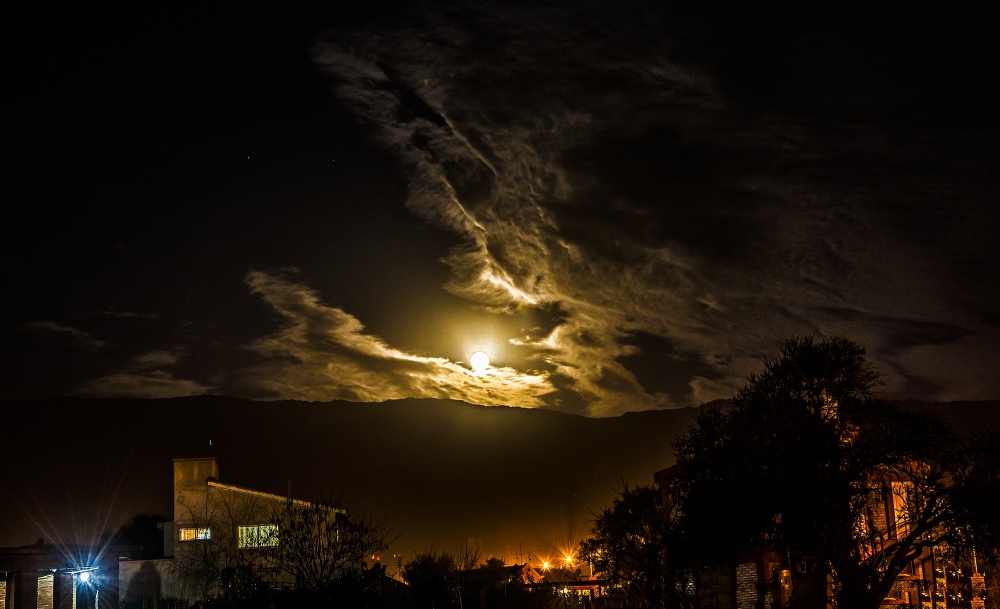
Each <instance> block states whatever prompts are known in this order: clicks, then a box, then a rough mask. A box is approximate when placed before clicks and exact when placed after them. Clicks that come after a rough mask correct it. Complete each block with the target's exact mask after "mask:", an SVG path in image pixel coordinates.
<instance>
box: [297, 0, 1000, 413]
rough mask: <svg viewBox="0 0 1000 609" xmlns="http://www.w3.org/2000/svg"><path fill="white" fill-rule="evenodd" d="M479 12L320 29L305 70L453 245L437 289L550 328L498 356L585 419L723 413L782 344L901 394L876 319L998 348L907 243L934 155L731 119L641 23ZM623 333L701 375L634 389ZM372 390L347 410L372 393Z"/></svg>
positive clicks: (715, 94)
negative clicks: (862, 351) (862, 344)
mask: <svg viewBox="0 0 1000 609" xmlns="http://www.w3.org/2000/svg"><path fill="white" fill-rule="evenodd" d="M477 6H478V8H467V9H465V10H460V9H458V8H457V7H455V6H452V5H450V4H442V5H434V4H430V5H428V6H425V7H424V9H423V10H422V12H421V13H420V14H419V15H416V14H414V15H409V16H404V17H402V18H400V19H399V20H398V21H396V22H394V23H393V24H392V25H391V26H381V27H380V26H375V27H368V28H365V29H363V30H347V31H335V32H331V33H330V34H329V36H328V37H327V38H326V39H325V40H324V41H322V42H321V43H319V44H318V45H317V47H316V53H315V61H316V63H317V65H318V66H320V68H321V69H322V70H323V71H324V72H325V73H326V74H328V75H329V76H330V78H331V80H332V82H334V83H335V86H336V91H337V95H338V97H339V99H340V100H341V101H342V102H343V103H344V104H346V105H347V106H348V107H349V108H351V109H352V110H354V111H355V112H356V113H357V115H358V116H359V117H360V118H361V119H362V120H363V121H364V122H365V123H367V124H370V125H373V126H374V127H375V128H376V129H377V137H378V138H380V139H381V141H382V142H383V143H384V144H385V145H387V146H389V147H390V148H392V149H393V150H394V151H396V153H397V154H398V155H399V156H400V158H401V159H402V162H403V166H404V171H405V173H406V175H407V177H408V179H409V184H410V193H409V199H408V202H407V205H408V206H409V207H410V209H411V210H413V211H414V212H415V213H417V214H419V215H420V216H422V217H423V218H425V219H427V220H430V221H432V222H435V223H437V224H438V225H440V226H442V227H444V228H446V229H448V230H451V231H453V232H455V233H456V234H458V235H460V236H461V237H462V238H463V240H464V244H463V245H462V246H460V247H457V248H455V249H454V250H453V251H452V253H451V255H450V256H449V257H448V258H447V260H446V263H447V264H448V265H449V267H450V269H451V271H452V274H451V279H450V281H449V282H448V284H447V286H445V287H446V289H447V290H449V291H450V292H452V293H453V294H456V295H459V296H461V297H463V298H465V299H467V300H469V301H470V302H472V303H476V304H478V305H481V306H484V307H489V308H491V309H493V310H495V311H497V312H503V311H505V310H506V311H512V310H516V309H517V308H518V307H552V306H557V307H558V308H559V309H560V311H562V312H563V313H564V319H563V321H562V323H561V324H559V325H558V326H557V327H555V329H553V330H552V331H551V332H550V333H548V334H546V335H542V336H527V337H511V338H512V339H513V340H514V341H515V342H516V344H517V345H518V346H520V347H523V348H525V349H527V350H529V351H530V352H531V353H533V357H534V358H535V359H536V360H537V361H539V362H543V363H544V365H545V366H546V367H548V369H549V370H550V374H551V382H552V384H553V385H554V386H556V387H559V388H560V390H561V393H562V394H564V395H565V394H567V393H568V394H573V395H575V396H577V397H578V398H579V399H580V401H581V403H582V404H584V405H585V406H584V407H583V411H584V412H586V413H587V414H591V415H609V414H617V413H621V412H624V411H627V410H641V409H647V408H654V407H670V406H683V405H692V404H697V403H700V402H702V401H706V400H709V399H714V398H719V397H728V396H729V395H730V393H731V391H732V389H733V388H734V387H736V386H737V385H739V384H740V383H741V382H742V380H743V379H744V378H745V375H746V373H747V372H749V371H750V370H752V369H754V368H756V367H757V366H758V365H759V361H760V357H761V356H763V355H765V354H767V353H768V352H769V351H770V350H772V349H773V347H774V345H776V344H777V342H779V341H780V340H782V339H783V338H785V337H787V336H789V335H792V334H811V333H819V334H840V333H847V334H850V335H852V336H859V337H861V338H863V339H866V340H867V342H868V344H869V345H870V346H871V347H872V350H873V354H874V355H875V357H876V358H877V359H879V362H880V363H882V364H883V365H884V366H885V367H886V368H888V369H891V370H899V371H900V374H901V375H902V376H906V375H920V374H922V373H923V372H926V367H927V366H928V363H927V362H926V361H924V360H922V359H921V358H914V359H912V360H911V359H909V358H894V357H893V355H892V352H893V350H894V349H895V346H894V344H893V339H892V336H891V333H887V332H884V331H883V330H882V329H881V328H879V327H877V326H876V324H879V323H882V321H880V320H883V321H884V320H885V319H886V318H893V319H896V320H898V323H901V324H905V323H932V322H935V321H943V320H945V319H949V320H951V321H952V323H953V325H955V326H956V332H955V333H956V335H960V334H963V333H965V332H966V331H973V328H974V331H975V332H986V333H987V334H988V335H989V336H991V337H993V338H989V339H987V340H986V342H988V343H993V342H995V337H996V335H997V331H996V328H988V327H984V326H982V324H978V323H977V322H976V320H974V319H971V318H969V317H968V316H967V315H958V317H957V318H956V313H959V311H957V310H956V308H955V305H954V303H953V301H952V300H951V299H949V298H948V297H947V296H946V295H945V294H944V293H943V290H945V289H946V288H945V286H946V285H947V284H948V274H949V272H950V270H949V269H950V266H949V260H948V257H949V256H951V257H954V253H953V252H951V251H949V250H948V249H947V248H944V249H942V248H939V247H928V244H927V243H926V241H922V240H921V239H920V238H919V236H917V237H916V238H915V236H914V235H913V234H910V233H909V232H908V227H912V226H916V227H925V226H926V221H927V217H928V216H929V217H933V215H934V214H935V213H938V212H939V211H942V210H944V209H945V206H944V205H943V204H938V203H936V202H933V203H930V204H929V205H925V206H924V207H923V208H921V207H919V206H918V207H914V205H913V203H914V201H913V200H912V199H908V197H918V196H920V193H921V191H922V190H924V191H925V189H926V188H927V187H928V186H929V185H930V186H932V187H933V188H935V189H937V190H938V191H940V190H941V188H940V185H939V184H937V185H935V184H934V183H933V180H934V179H936V178H935V177H934V176H930V177H928V176H927V175H926V172H925V173H924V174H921V173H920V172H912V171H910V170H909V169H906V170H900V166H901V165H907V164H913V163H916V162H917V159H921V158H922V159H924V161H932V162H936V161H937V160H938V159H937V158H936V156H937V150H938V149H939V147H940V141H938V140H933V137H935V136H932V135H928V136H927V137H924V138H922V139H919V140H918V139H913V140H909V139H907V138H903V139H900V138H899V136H898V134H895V139H893V137H894V134H893V133H892V132H891V131H888V130H887V128H886V127H885V126H883V125H880V124H873V123H871V122H864V121H863V120H862V121H857V120H849V119H840V118H837V117H834V118H830V117H828V116H817V115H810V114H809V113H808V111H806V112H805V113H800V114H794V113H790V112H788V111H784V110H783V111H780V112H774V113H771V114H760V113H756V114H753V113H751V114H746V113H741V112H740V108H739V104H740V103H741V100H740V99H739V98H738V97H734V95H735V94H733V93H732V92H730V93H728V94H727V93H723V92H721V91H720V87H719V86H718V78H719V75H718V74H714V75H713V74H712V73H711V72H710V71H709V70H699V69H698V68H696V67H691V66H690V65H688V66H685V65H683V64H682V63H681V62H678V61H674V60H672V59H671V54H672V47H670V46H669V45H668V44H667V43H666V42H662V41H661V40H662V37H660V36H658V31H657V29H656V28H657V26H656V24H655V21H651V22H650V23H649V24H647V25H645V26H643V24H641V23H640V22H637V21H636V18H637V17H641V15H638V16H637V15H635V14H601V15H593V14H589V13H588V12H587V11H588V10H594V9H584V8H580V9H574V8H571V7H570V6H569V5H562V4H559V3H555V4H548V5H543V6H539V7H535V8H524V7H519V8H515V7H501V6H494V5H490V4H488V3H487V4H480V5H477ZM598 18H600V20H599V19H598ZM637 28H638V29H637ZM644 28H645V29H644ZM831 120H833V121H835V124H834V125H833V127H832V128H830V127H829V124H830V121H831ZM837 121H839V122H837ZM821 127H822V128H821ZM940 137H943V138H946V139H947V138H950V137H951V136H950V135H948V134H943V135H940ZM954 165H955V163H954V162H948V163H945V164H944V165H943V167H944V169H936V170H935V171H937V172H939V173H940V172H946V171H950V170H951V169H953V168H954V167H953V166H954ZM955 171H966V169H965V168H964V167H960V168H958V169H955ZM888 184H892V185H893V187H898V188H899V189H900V192H898V193H893V194H889V193H887V192H886V190H885V189H886V188H887V185H888ZM898 206H902V207H904V208H906V209H907V210H908V211H907V213H916V214H918V215H920V217H919V218H916V219H913V218H912V217H907V216H901V215H899V214H895V213H894V211H893V210H894V209H895V208H897V207H898ZM918 230H922V228H921V229H918ZM931 230H933V229H931ZM977 238H980V237H978V236H977ZM977 251H978V250H977ZM914 267H919V269H920V271H919V272H913V270H912V269H913V268H914ZM993 292H995V290H993ZM918 293H919V294H920V297H919V298H914V297H913V296H916V295H917V294H918ZM831 307H841V308H844V309H849V310H851V311H854V312H855V315H853V316H850V317H849V318H848V317H844V316H840V315H832V314H830V313H829V311H830V310H831ZM352 319H353V318H352ZM343 323H344V324H347V322H346V321H344V322H343ZM355 323H356V322H355ZM963 328H965V329H964V330H963ZM350 331H351V332H358V331H359V329H357V328H354V327H353V326H352V327H351V330H350ZM637 333H643V334H649V335H652V336H655V337H658V339H661V340H662V341H663V344H665V345H669V349H668V350H667V351H666V352H664V353H648V354H647V355H648V356H649V357H651V358H652V357H655V358H657V359H658V360H659V365H663V366H670V365H671V361H672V360H673V359H674V358H678V357H688V356H689V355H690V354H696V357H697V359H698V361H699V362H701V363H702V364H704V366H703V367H702V368H701V370H702V371H703V373H697V374H693V375H691V376H690V377H689V378H688V379H687V381H686V383H684V385H683V386H677V385H675V386H674V387H672V388H671V389H670V390H669V391H654V390H649V389H647V387H646V386H645V385H644V383H643V382H641V381H640V380H639V376H638V375H637V373H638V370H637V368H635V367H634V366H632V367H627V366H625V365H624V364H623V363H622V362H623V361H624V360H625V359H627V358H630V357H631V356H635V355H636V351H637V348H636V347H635V346H634V345H631V344H630V342H629V341H630V338H631V337H633V336H635V335H636V334H637ZM918 361H924V363H923V364H918ZM646 365H647V366H651V365H656V364H655V362H647V363H646ZM890 374H894V372H890ZM970 382H972V383H973V384H974V385H977V386H978V385H981V384H982V383H984V382H986V381H985V379H980V380H978V381H977V380H975V379H972V380H970ZM646 384H648V383H646ZM391 385H392V386H393V387H394V389H392V390H390V391H389V393H390V394H392V395H397V394H399V392H400V391H402V390H403V389H402V386H397V385H396V384H394V383H392V384H391ZM377 386H378V383H377V382H376V381H375V380H374V379H373V380H372V381H370V382H365V383H363V387H359V388H358V389H357V391H356V396H357V399H372V398H374V397H375V396H380V395H385V392H384V391H378V390H376V387H377ZM558 395H560V393H559V392H556V393H552V394H550V395H549V397H548V400H549V404H550V405H553V404H556V402H555V400H556V399H558ZM533 400H534V401H533V402H532V403H537V402H538V401H539V400H543V401H544V398H542V397H541V396H538V395H535V396H533Z"/></svg>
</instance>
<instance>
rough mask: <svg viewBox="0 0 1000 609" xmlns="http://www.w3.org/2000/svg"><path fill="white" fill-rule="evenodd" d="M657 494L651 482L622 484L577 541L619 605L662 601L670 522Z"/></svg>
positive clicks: (658, 604) (660, 603) (655, 604)
mask: <svg viewBox="0 0 1000 609" xmlns="http://www.w3.org/2000/svg"><path fill="white" fill-rule="evenodd" d="M660 499H661V493H660V491H659V490H657V489H655V488H653V487H650V486H637V487H629V486H627V485H626V486H624V487H623V488H622V490H621V492H620V493H619V494H618V497H616V498H615V499H614V501H613V502H612V504H611V507H606V508H604V509H603V510H602V511H601V512H600V513H599V514H597V515H596V517H595V518H594V520H593V522H592V523H591V527H590V532H591V534H592V535H593V536H592V537H591V538H590V539H587V540H585V541H583V542H582V543H581V544H580V555H581V557H582V558H584V559H585V560H588V561H590V563H591V564H592V565H593V568H594V571H595V575H598V576H599V577H601V578H604V579H607V580H608V581H609V583H610V584H611V590H610V595H609V596H611V597H612V598H613V599H614V601H613V602H615V603H617V604H620V605H621V606H624V607H636V608H640V607H650V608H655V607H662V606H663V603H664V601H665V600H666V594H667V591H668V589H669V588H670V586H668V585H667V547H666V542H667V532H668V530H669V526H668V522H667V518H666V516H665V512H664V510H663V509H661V500H660Z"/></svg>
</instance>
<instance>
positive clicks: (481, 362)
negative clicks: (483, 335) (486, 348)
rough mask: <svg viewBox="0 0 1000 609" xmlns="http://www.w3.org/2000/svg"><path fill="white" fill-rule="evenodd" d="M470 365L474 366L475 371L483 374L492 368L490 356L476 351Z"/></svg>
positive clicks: (470, 359)
mask: <svg viewBox="0 0 1000 609" xmlns="http://www.w3.org/2000/svg"><path fill="white" fill-rule="evenodd" d="M469 365H471V366H472V370H473V371H475V372H483V371H484V370H486V369H487V368H489V366H490V356H488V355H486V353H485V352H483V351H476V352H475V353H473V354H472V357H470V358H469Z"/></svg>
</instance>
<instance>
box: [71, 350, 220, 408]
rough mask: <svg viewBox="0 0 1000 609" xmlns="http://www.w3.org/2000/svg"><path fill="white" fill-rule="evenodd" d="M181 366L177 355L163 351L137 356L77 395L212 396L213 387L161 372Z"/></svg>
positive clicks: (117, 396) (116, 396)
mask: <svg viewBox="0 0 1000 609" xmlns="http://www.w3.org/2000/svg"><path fill="white" fill-rule="evenodd" d="M177 362H178V354H176V353H173V352H170V351H166V350H160V351H151V352H149V353H144V354H142V355H138V356H136V357H134V358H132V360H131V361H130V362H129V363H128V364H127V365H126V366H125V368H124V369H123V370H120V371H117V372H114V373H111V374H108V375H105V376H102V377H99V378H96V379H94V380H92V381H89V382H87V383H84V384H83V385H81V386H80V387H78V388H77V390H76V391H75V393H76V394H77V395H81V396H85V397H99V398H176V397H185V396H191V395H203V394H206V393H211V389H212V388H211V387H208V386H205V385H202V384H201V383H198V382H196V381H193V380H189V379H180V378H176V377H175V376H174V374H173V373H171V372H169V371H167V370H162V369H161V368H165V367H169V366H172V365H174V364H176V363H177Z"/></svg>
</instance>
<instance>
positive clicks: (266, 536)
mask: <svg viewBox="0 0 1000 609" xmlns="http://www.w3.org/2000/svg"><path fill="white" fill-rule="evenodd" d="M277 545H278V525H276V524H251V525H241V526H240V527H239V547H241V548H273V547H275V546H277Z"/></svg>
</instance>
